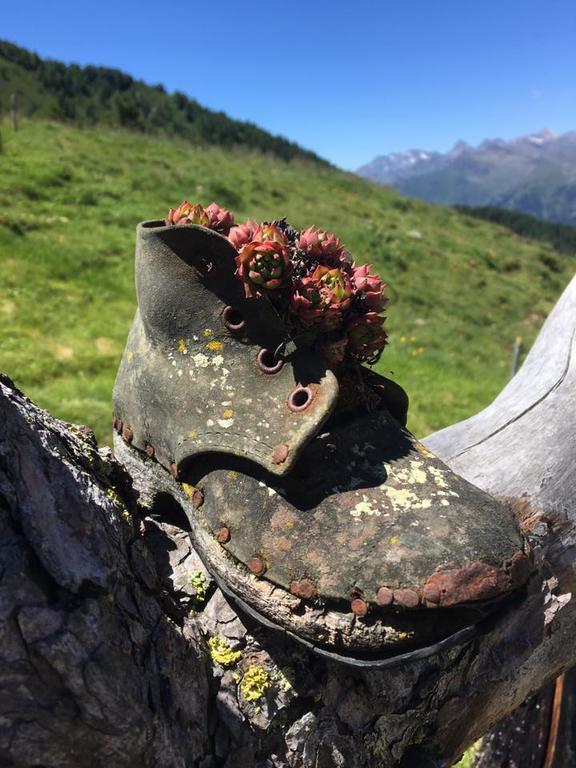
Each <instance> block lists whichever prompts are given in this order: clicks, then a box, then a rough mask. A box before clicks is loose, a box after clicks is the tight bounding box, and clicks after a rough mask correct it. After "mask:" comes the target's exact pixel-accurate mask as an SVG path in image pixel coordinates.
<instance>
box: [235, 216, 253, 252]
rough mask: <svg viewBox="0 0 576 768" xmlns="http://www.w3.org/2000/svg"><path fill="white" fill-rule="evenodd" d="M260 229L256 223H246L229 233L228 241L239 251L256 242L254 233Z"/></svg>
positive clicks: (237, 225)
mask: <svg viewBox="0 0 576 768" xmlns="http://www.w3.org/2000/svg"><path fill="white" fill-rule="evenodd" d="M257 229H258V224H256V222H255V221H252V220H249V221H245V222H244V224H236V226H234V227H232V229H231V230H230V232H229V233H228V240H230V242H231V243H232V245H233V246H234V248H236V250H237V251H239V250H240V249H241V248H242V246H243V245H246V244H247V243H251V242H252V240H254V233H255V232H256V230H257Z"/></svg>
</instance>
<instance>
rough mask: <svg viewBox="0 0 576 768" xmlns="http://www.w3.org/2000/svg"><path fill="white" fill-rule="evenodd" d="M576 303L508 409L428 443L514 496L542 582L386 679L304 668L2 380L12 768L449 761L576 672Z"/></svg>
mask: <svg viewBox="0 0 576 768" xmlns="http://www.w3.org/2000/svg"><path fill="white" fill-rule="evenodd" d="M575 309H576V281H574V282H573V283H571V285H570V286H569V287H568V289H567V291H566V292H565V294H564V296H563V297H562V299H561V300H560V302H559V303H558V305H557V307H556V309H555V310H554V312H553V313H552V314H551V316H550V318H549V320H548V321H547V323H546V325H545V327H544V328H543V330H542V334H541V336H540V337H539V339H538V342H537V343H536V345H535V347H534V349H533V351H532V352H531V354H530V356H529V358H528V359H527V361H526V363H525V365H524V366H523V368H522V369H521V371H520V372H519V373H518V374H517V376H516V377H515V378H514V379H513V380H512V382H511V383H510V385H509V386H508V387H507V388H506V390H504V392H503V393H502V394H501V395H500V396H499V398H497V400H496V401H495V403H493V404H492V406H490V407H489V408H488V409H486V411H484V412H483V413H482V414H479V415H478V416H477V417H474V419H471V420H468V421H467V422H464V423H463V424H460V425H455V426H454V427H451V428H449V430H443V431H442V432H440V433H437V434H436V435H433V436H431V437H430V438H429V440H428V441H427V442H428V445H429V447H432V448H433V449H434V450H435V451H436V452H438V453H440V454H441V455H443V456H444V457H445V458H446V459H447V460H448V461H449V463H450V464H451V465H452V466H453V467H454V468H455V469H457V471H459V472H460V473H461V474H464V475H465V476H467V477H468V478H469V479H472V480H473V481H474V482H476V483H477V484H478V485H480V486H481V487H483V488H486V489H488V490H490V491H491V492H492V493H495V494H497V495H501V496H506V497H513V501H511V502H510V503H512V504H513V505H514V508H515V509H516V510H517V512H518V514H519V515H520V516H521V517H522V519H523V524H524V525H525V528H526V530H527V532H528V535H529V536H530V539H531V541H532V542H533V545H534V547H535V551H536V555H537V558H538V563H539V573H538V575H537V576H536V577H535V578H534V579H533V580H532V582H531V584H530V587H529V589H528V592H527V595H526V596H525V598H524V599H522V600H519V601H518V602H517V603H515V604H514V605H510V606H509V608H508V609H507V611H506V613H505V614H504V615H501V616H500V617H499V618H498V620H494V621H493V622H492V624H491V625H489V626H487V627H485V628H484V631H483V633H482V634H481V635H480V636H478V637H476V638H475V639H474V640H472V641H470V642H468V643H467V644H466V645H462V646H459V647H456V648H452V649H450V650H446V651H444V652H443V653H440V654H437V655H436V656H433V657H430V658H428V659H421V660H418V661H411V662H407V663H404V664H402V665H399V666H397V667H394V668H392V669H387V670H383V671H369V672H363V671H355V670H351V669H349V668H346V667H343V666H341V665H336V664H332V663H330V662H327V661H325V660H323V659H319V658H318V657H315V656H311V655H310V654H309V653H308V652H307V651H306V650H305V649H303V648H302V647H300V646H299V645H296V644H294V643H293V642H292V641H288V640H286V639H283V638H282V637H279V636H278V635H276V634H271V633H270V632H269V631H268V630H266V629H263V628H262V627H260V626H259V625H258V624H255V623H254V622H253V621H251V620H250V619H249V618H247V617H245V616H243V615H242V614H241V613H240V612H239V611H238V610H236V609H235V608H234V607H233V606H232V605H231V604H229V603H228V602H227V600H226V599H225V598H224V596H223V595H222V593H221V592H220V590H219V589H217V588H216V586H215V585H214V583H213V582H212V580H211V578H210V576H209V574H207V573H206V571H205V570H204V569H203V566H202V564H201V563H200V561H199V560H198V557H197V555H196V554H195V553H194V551H193V549H192V548H191V545H190V543H189V539H188V536H187V534H186V530H185V528H186V522H185V520H186V517H185V515H184V514H183V511H182V508H181V507H180V506H179V505H178V504H177V503H176V502H174V501H173V500H171V499H170V497H168V496H165V495H164V496H163V495H161V494H160V495H159V494H156V493H153V492H152V491H151V489H150V492H149V493H147V492H146V491H147V489H146V488H140V489H139V492H140V497H139V498H136V496H137V492H136V491H135V489H134V487H133V481H135V480H136V478H135V477H130V476H129V475H128V474H127V473H126V471H125V470H124V469H123V467H122V466H121V465H120V464H119V462H118V461H117V460H115V459H114V458H113V457H112V455H111V453H110V451H109V450H108V449H103V450H100V451H98V450H97V449H96V447H95V444H94V442H93V440H92V438H91V437H90V435H89V434H88V433H87V432H86V431H82V430H79V429H78V428H76V427H71V426H70V425H65V424H63V423H62V422H59V421H57V420H55V419H53V418H52V417H50V416H49V415H48V414H46V413H44V412H42V411H40V410H39V409H38V408H36V406H34V405H33V404H32V403H31V402H30V401H28V400H27V399H26V398H25V397H24V396H23V395H21V394H20V393H19V392H18V391H17V390H15V388H14V387H13V386H12V385H11V383H10V381H9V380H8V379H6V378H1V379H0V519H1V520H2V530H3V537H2V544H3V546H2V548H1V549H0V577H1V580H0V595H1V601H0V605H1V606H2V617H3V622H2V643H1V644H0V689H1V693H0V715H1V720H0V723H1V724H0V764H2V765H4V764H5V765H10V766H14V767H15V768H20V767H21V768H24V766H26V767H28V766H34V765H35V766H58V768H68V766H70V768H72V766H74V768H82V767H83V766H94V767H95V768H99V766H106V768H110V766H120V767H123V766H160V767H161V768H162V767H163V766H166V767H167V766H182V768H184V766H194V767H195V768H216V766H225V768H288V767H289V768H297V767H298V768H308V766H310V767H311V766H314V767H316V766H321V767H322V768H331V767H332V766H334V768H335V767H336V766H340V767H341V768H342V767H345V768H364V767H366V768H368V766H370V767H373V766H381V767H382V768H392V767H393V766H402V768H409V766H418V768H425V766H428V765H429V766H433V765H435V766H440V765H450V764H451V762H453V761H454V760H455V759H456V758H457V757H458V756H459V755H460V754H461V753H462V751H463V750H464V748H465V747H466V746H467V745H468V744H470V743H472V742H473V741H474V740H475V739H476V738H477V737H478V736H480V735H482V734H484V733H486V732H487V731H488V730H489V729H490V728H491V727H492V726H493V725H494V723H496V722H497V721H499V720H500V719H501V718H502V717H503V716H504V715H506V714H507V713H509V712H511V711H512V710H514V709H515V708H516V707H517V706H518V705H519V704H520V703H521V702H522V701H523V700H524V699H526V697H527V696H529V694H531V693H533V692H534V691H536V690H538V689H539V688H541V687H542V686H543V685H545V684H547V683H550V682H552V681H553V680H554V679H555V677H556V676H557V675H558V674H559V673H560V672H561V671H562V670H564V669H566V668H567V667H569V666H572V665H574V664H576V646H575V644H574V642H573V635H574V629H575V627H576V613H575V608H574V601H573V600H572V599H571V597H572V596H571V591H572V587H573V584H574V578H575V572H576V557H575V551H574V545H575V539H576V537H575V532H574V515H575V514H576V509H575V505H574V500H575V499H574V497H575V494H576V482H574V480H571V477H574V456H576V453H575V452H574V448H575V447H576V446H575V442H574V441H575V437H574V435H575V433H576V429H575V426H576V425H575V424H574V423H573V422H574V419H575V418H576V416H575V414H576V409H575V408H574V395H573V393H574V391H575V390H574V376H575V370H574V355H573V354H572V353H573V351H574V329H575V322H576V320H575V318H576V312H575V311H574V310H575ZM133 474H134V475H135V473H133ZM209 638H217V639H218V643H219V644H220V648H221V649H222V648H224V655H218V653H217V650H218V649H217V648H216V649H215V648H214V646H213V647H212V652H213V654H212V655H213V656H214V658H213V657H212V656H211V655H210V652H209V646H208V644H207V641H208V639H209ZM224 641H225V643H227V646H228V649H227V650H226V646H223V643H224ZM215 651H216V652H215ZM234 652H239V653H238V654H237V655H238V656H239V658H236V659H234ZM227 663H228V665H227Z"/></svg>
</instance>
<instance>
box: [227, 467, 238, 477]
mask: <svg viewBox="0 0 576 768" xmlns="http://www.w3.org/2000/svg"><path fill="white" fill-rule="evenodd" d="M226 477H227V478H228V480H238V472H234V470H233V469H231V470H230V471H229V472H226Z"/></svg>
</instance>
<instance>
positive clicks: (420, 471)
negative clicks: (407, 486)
mask: <svg viewBox="0 0 576 768" xmlns="http://www.w3.org/2000/svg"><path fill="white" fill-rule="evenodd" d="M426 480H427V477H426V470H425V469H424V467H423V466H422V464H420V462H419V461H411V462H410V474H409V482H412V483H425V482H426Z"/></svg>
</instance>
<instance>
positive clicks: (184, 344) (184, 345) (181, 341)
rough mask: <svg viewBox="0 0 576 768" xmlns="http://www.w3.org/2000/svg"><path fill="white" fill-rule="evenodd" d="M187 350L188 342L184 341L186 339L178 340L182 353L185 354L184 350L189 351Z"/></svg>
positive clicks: (179, 350)
mask: <svg viewBox="0 0 576 768" xmlns="http://www.w3.org/2000/svg"><path fill="white" fill-rule="evenodd" d="M187 351H188V349H187V347H186V342H185V341H184V339H180V341H179V342H178V352H180V353H181V354H184V352H187Z"/></svg>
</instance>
